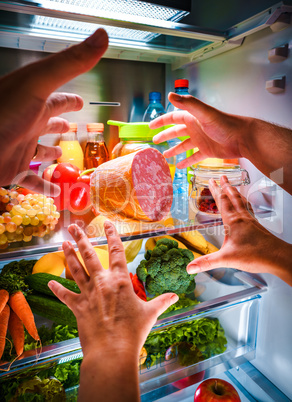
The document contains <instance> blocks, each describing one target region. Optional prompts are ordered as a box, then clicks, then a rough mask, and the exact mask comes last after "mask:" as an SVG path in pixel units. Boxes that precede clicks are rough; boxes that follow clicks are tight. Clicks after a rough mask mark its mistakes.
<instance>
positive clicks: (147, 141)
mask: <svg viewBox="0 0 292 402" xmlns="http://www.w3.org/2000/svg"><path fill="white" fill-rule="evenodd" d="M107 124H109V125H110V126H118V127H119V138H120V142H119V143H118V144H117V145H116V146H115V147H114V149H113V150H112V154H111V159H115V158H118V157H120V156H124V155H127V154H130V153H132V152H136V151H139V150H140V149H145V148H150V147H151V148H155V149H157V150H158V151H159V152H161V153H162V154H163V152H164V151H166V150H167V149H168V148H169V146H168V143H167V142H163V143H161V144H154V143H153V140H152V139H153V137H154V135H156V134H158V133H160V132H161V131H163V130H165V129H166V128H167V127H160V128H159V129H156V130H151V129H150V128H149V123H147V122H141V123H140V122H138V123H125V122H122V121H115V120H108V122H107ZM166 160H167V162H168V165H169V169H170V173H171V177H172V179H173V178H174V173H175V157H172V158H167V159H166Z"/></svg>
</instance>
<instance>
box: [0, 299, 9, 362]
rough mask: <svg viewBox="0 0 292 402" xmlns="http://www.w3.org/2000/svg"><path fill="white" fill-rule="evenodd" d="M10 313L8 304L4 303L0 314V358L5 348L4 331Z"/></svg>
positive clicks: (5, 331)
mask: <svg viewBox="0 0 292 402" xmlns="http://www.w3.org/2000/svg"><path fill="white" fill-rule="evenodd" d="M9 315H10V308H9V306H8V304H6V305H5V307H4V309H3V310H2V312H1V314H0V359H1V357H2V355H3V352H4V348H5V340H6V333H7V328H8V320H9Z"/></svg>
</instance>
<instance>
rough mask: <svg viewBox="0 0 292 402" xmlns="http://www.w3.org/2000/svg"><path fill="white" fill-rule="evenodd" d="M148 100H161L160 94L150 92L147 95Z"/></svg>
mask: <svg viewBox="0 0 292 402" xmlns="http://www.w3.org/2000/svg"><path fill="white" fill-rule="evenodd" d="M149 100H150V101H152V100H159V101H160V100H161V93H160V92H150V93H149Z"/></svg>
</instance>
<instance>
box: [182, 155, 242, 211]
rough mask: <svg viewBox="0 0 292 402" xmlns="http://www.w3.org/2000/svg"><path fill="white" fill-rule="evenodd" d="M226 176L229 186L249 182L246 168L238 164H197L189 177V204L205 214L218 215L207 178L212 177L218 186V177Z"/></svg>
mask: <svg viewBox="0 0 292 402" xmlns="http://www.w3.org/2000/svg"><path fill="white" fill-rule="evenodd" d="M221 176H226V177H227V178H228V181H229V183H230V184H231V186H234V187H240V186H245V185H247V184H249V183H250V178H249V174H248V172H247V170H245V169H241V168H240V166H239V165H233V164H228V163H223V164H221V165H219V166H214V165H208V164H204V163H201V164H198V165H197V167H196V168H195V169H194V174H193V177H192V179H191V182H192V188H191V193H190V200H189V201H190V204H191V205H190V206H191V207H192V208H194V209H195V210H196V211H200V212H203V213H205V214H210V215H213V214H216V215H217V216H218V215H220V212H219V210H218V207H217V205H216V202H215V200H214V198H213V196H212V194H211V191H210V190H209V180H210V179H214V180H215V181H216V183H217V184H218V185H219V186H220V177H221Z"/></svg>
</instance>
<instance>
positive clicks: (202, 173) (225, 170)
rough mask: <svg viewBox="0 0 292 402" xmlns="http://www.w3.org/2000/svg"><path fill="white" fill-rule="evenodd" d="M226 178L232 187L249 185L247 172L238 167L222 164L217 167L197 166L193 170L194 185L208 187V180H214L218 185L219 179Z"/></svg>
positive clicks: (210, 165) (208, 165) (209, 165)
mask: <svg viewBox="0 0 292 402" xmlns="http://www.w3.org/2000/svg"><path fill="white" fill-rule="evenodd" d="M221 176H226V177H227V178H228V181H229V183H230V184H231V185H232V186H241V185H246V184H249V183H250V179H249V175H248V172H247V171H246V170H245V169H241V168H240V166H239V165H233V164H230V163H224V164H222V165H219V166H215V165H212V164H204V163H202V164H198V165H197V167H196V168H195V169H194V184H198V185H202V186H208V185H209V180H210V179H214V180H215V181H216V182H217V184H218V185H220V177H221Z"/></svg>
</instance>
